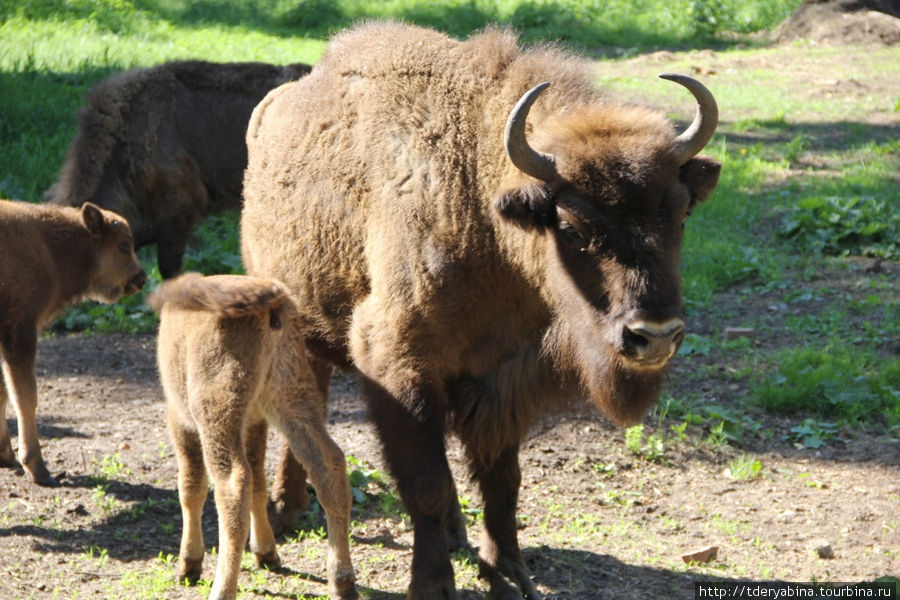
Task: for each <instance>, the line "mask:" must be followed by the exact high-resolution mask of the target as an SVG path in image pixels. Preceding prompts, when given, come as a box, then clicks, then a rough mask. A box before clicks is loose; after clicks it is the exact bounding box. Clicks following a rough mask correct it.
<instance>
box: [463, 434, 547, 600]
mask: <svg viewBox="0 0 900 600" xmlns="http://www.w3.org/2000/svg"><path fill="white" fill-rule="evenodd" d="M473 475H474V476H475V479H476V480H477V481H478V483H479V485H480V487H481V494H482V496H483V498H484V531H483V533H482V536H481V547H480V549H479V552H478V563H479V567H480V571H481V573H480V574H481V576H482V577H483V578H485V579H487V580H488V582H489V584H490V586H491V598H497V599H498V600H499V599H503V600H517V599H521V598H522V597H524V598H527V599H528V600H540V598H541V597H542V596H541V594H540V593H539V592H538V591H537V589H536V588H535V587H534V583H533V582H532V581H531V577H530V576H529V575H528V571H527V569H526V568H525V564H524V563H523V562H522V553H521V551H520V550H519V542H518V539H517V536H516V506H517V504H518V499H519V485H520V484H521V481H522V475H521V471H520V470H519V449H518V446H514V447H511V448H507V449H506V450H505V451H503V452H502V453H501V454H500V456H499V458H497V460H496V461H494V463H493V464H491V465H483V464H480V463H479V462H477V461H473ZM510 582H512V583H513V584H515V585H517V586H518V588H519V590H521V595H520V594H519V592H518V591H517V590H516V589H515V587H513V585H511V583H510Z"/></svg>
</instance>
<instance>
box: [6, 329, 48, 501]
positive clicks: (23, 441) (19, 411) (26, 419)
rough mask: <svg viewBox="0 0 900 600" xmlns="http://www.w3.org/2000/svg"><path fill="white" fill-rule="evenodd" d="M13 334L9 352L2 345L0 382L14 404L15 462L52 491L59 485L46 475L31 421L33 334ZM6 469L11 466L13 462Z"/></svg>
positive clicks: (24, 331) (34, 390) (34, 423)
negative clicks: (16, 426)
mask: <svg viewBox="0 0 900 600" xmlns="http://www.w3.org/2000/svg"><path fill="white" fill-rule="evenodd" d="M17 334H18V335H17V336H16V337H17V338H18V339H17V340H16V344H15V345H14V347H13V348H10V347H9V346H10V345H7V344H5V345H4V348H3V359H2V366H3V375H4V378H5V380H6V382H7V383H8V388H7V389H8V391H9V395H10V396H11V397H12V400H13V404H15V407H16V418H17V419H18V423H19V460H20V461H21V463H22V466H23V467H25V469H27V470H28V472H29V473H31V477H32V479H33V480H34V482H35V483H36V484H38V485H43V486H50V487H53V486H57V485H59V482H58V481H57V480H56V479H55V478H54V477H53V476H52V475H50V471H48V470H47V466H46V465H45V464H44V458H43V456H42V455H41V445H40V442H39V441H38V432H37V420H36V418H35V411H36V410H37V399H38V398H37V380H36V379H35V376H34V362H35V354H36V352H37V332H36V331H35V330H34V329H32V328H30V327H27V326H25V327H21V328H19V331H18V332H17ZM4 397H5V396H4ZM4 412H5V410H4ZM0 418H2V419H3V420H4V421H5V420H6V415H5V414H2V415H0ZM4 426H5V423H4ZM5 437H6V440H5V443H4V440H3V439H0V452H2V453H3V455H4V456H5V455H6V448H7V447H9V446H10V444H9V431H8V430H7V431H6V436H5ZM7 458H8V457H7ZM4 462H6V461H4ZM10 466H15V461H13V464H12V465H10Z"/></svg>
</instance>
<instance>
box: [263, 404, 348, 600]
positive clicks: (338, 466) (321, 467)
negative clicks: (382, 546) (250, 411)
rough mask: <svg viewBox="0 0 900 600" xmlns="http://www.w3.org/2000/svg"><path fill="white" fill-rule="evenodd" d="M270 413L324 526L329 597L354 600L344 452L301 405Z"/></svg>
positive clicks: (323, 427)
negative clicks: (301, 468) (304, 473)
mask: <svg viewBox="0 0 900 600" xmlns="http://www.w3.org/2000/svg"><path fill="white" fill-rule="evenodd" d="M292 408H293V411H292V412H291V413H289V414H286V413H287V412H288V411H284V412H282V413H281V414H279V415H277V416H274V418H273V421H274V422H275V423H277V425H278V427H279V429H281V431H282V433H283V434H284V436H285V438H286V439H287V441H288V443H289V444H290V447H291V449H292V450H293V452H294V455H295V456H296V458H297V460H299V461H300V462H302V463H303V464H304V465H306V467H307V469H308V470H309V478H310V482H311V483H312V484H313V487H314V488H315V489H316V495H317V496H318V498H319V502H320V503H321V504H322V508H323V509H324V510H325V516H326V519H327V526H328V565H327V570H328V588H329V594H330V596H331V597H332V598H340V599H341V600H355V599H356V598H358V595H357V592H356V583H355V582H356V576H355V575H354V573H353V563H352V561H351V560H350V540H349V536H350V509H351V506H352V499H351V496H350V481H349V479H348V477H347V466H346V465H347V463H346V460H345V458H344V453H343V451H342V450H341V449H340V447H339V446H338V445H337V444H336V443H335V442H334V440H333V439H332V438H331V436H329V435H328V432H327V431H326V429H325V423H324V421H322V422H316V421H311V420H310V415H309V414H303V412H304V411H303V410H302V408H303V407H301V406H298V407H292Z"/></svg>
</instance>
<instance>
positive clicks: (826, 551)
mask: <svg viewBox="0 0 900 600" xmlns="http://www.w3.org/2000/svg"><path fill="white" fill-rule="evenodd" d="M816 555H818V557H819V558H834V548H832V547H831V544H817V545H816Z"/></svg>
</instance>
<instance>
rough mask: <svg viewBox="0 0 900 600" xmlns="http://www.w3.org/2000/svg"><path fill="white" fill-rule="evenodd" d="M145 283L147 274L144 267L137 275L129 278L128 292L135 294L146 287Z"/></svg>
mask: <svg viewBox="0 0 900 600" xmlns="http://www.w3.org/2000/svg"><path fill="white" fill-rule="evenodd" d="M145 283H147V274H146V273H145V272H144V271H143V269H142V270H141V271H140V272H138V274H137V275H135V276H134V277H132V278H131V280H129V282H128V285H127V289H126V292H127V293H129V294H133V293H135V292H137V291H138V290H139V289H141V288H142V287H144V284H145Z"/></svg>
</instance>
